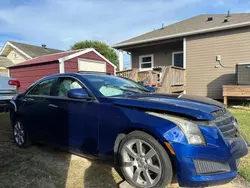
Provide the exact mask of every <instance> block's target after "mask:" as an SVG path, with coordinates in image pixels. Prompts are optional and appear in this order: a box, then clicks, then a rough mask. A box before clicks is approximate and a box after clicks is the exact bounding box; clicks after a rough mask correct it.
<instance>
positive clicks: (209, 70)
mask: <svg viewBox="0 0 250 188" xmlns="http://www.w3.org/2000/svg"><path fill="white" fill-rule="evenodd" d="M113 47H114V48H116V49H118V50H120V53H119V55H120V56H119V60H120V66H119V68H120V70H122V69H123V62H122V61H123V56H122V55H123V51H127V52H128V53H130V54H131V67H132V70H133V71H134V70H137V73H136V74H138V75H139V74H140V73H141V72H143V71H144V75H145V72H148V71H150V70H154V68H155V67H168V68H169V70H167V71H162V74H161V75H160V79H159V80H160V82H161V85H162V87H163V86H164V87H165V86H166V84H170V86H169V88H170V89H169V90H165V91H168V92H169V91H170V92H180V91H183V92H184V93H187V94H194V95H200V96H208V97H211V98H214V99H221V98H222V85H230V84H235V83H236V82H235V79H236V76H235V65H236V64H237V63H247V62H250V13H244V14H230V13H228V14H204V15H198V16H195V17H192V18H189V19H187V20H184V21H180V22H178V23H175V24H172V25H169V26H166V27H162V28H160V29H156V30H153V31H151V32H148V33H146V34H143V35H140V36H137V37H134V38H131V39H128V40H126V41H123V42H120V43H118V44H116V45H114V46H113ZM132 70H131V73H132V72H133V71H132ZM163 70H165V69H163ZM125 71H128V70H124V71H123V72H120V73H119V72H118V74H120V75H125ZM153 73H154V72H151V73H150V74H152V75H153ZM126 75H132V74H129V73H128V72H127V73H126ZM180 86H181V88H182V89H180V90H178V89H177V88H180Z"/></svg>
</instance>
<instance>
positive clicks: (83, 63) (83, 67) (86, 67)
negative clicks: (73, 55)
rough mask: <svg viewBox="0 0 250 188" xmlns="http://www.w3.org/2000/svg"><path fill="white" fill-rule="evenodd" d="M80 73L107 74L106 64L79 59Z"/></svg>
mask: <svg viewBox="0 0 250 188" xmlns="http://www.w3.org/2000/svg"><path fill="white" fill-rule="evenodd" d="M78 71H94V72H106V63H105V62H101V61H90V60H82V59H79V60H78Z"/></svg>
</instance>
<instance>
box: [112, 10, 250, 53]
mask: <svg viewBox="0 0 250 188" xmlns="http://www.w3.org/2000/svg"><path fill="white" fill-rule="evenodd" d="M208 17H213V20H211V21H208ZM225 19H227V22H224V20H225ZM245 22H249V23H250V13H240V14H230V16H229V17H227V15H226V14H202V15H198V16H195V17H192V18H189V19H187V20H183V21H180V22H178V23H175V24H171V25H168V26H166V27H163V28H160V29H157V30H154V31H152V32H148V33H145V34H143V35H140V36H137V37H134V38H131V39H128V40H125V41H123V42H120V43H118V44H116V45H114V46H113V47H115V48H120V47H122V46H129V45H132V44H139V43H143V42H148V41H149V40H150V39H152V40H153V39H157V38H161V37H165V36H172V35H177V34H180V35H181V34H183V36H185V33H188V32H195V31H198V30H206V29H212V28H217V27H222V26H230V25H234V24H240V23H245ZM249 25H250V24H249ZM159 40H160V39H159Z"/></svg>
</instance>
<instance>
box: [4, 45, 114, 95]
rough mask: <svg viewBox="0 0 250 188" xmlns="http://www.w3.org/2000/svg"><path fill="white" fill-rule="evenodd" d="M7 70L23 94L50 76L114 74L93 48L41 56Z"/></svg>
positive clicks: (109, 63)
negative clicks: (61, 74) (94, 73)
mask: <svg viewBox="0 0 250 188" xmlns="http://www.w3.org/2000/svg"><path fill="white" fill-rule="evenodd" d="M8 68H9V73H10V76H11V77H13V78H16V79H17V80H18V81H19V82H20V84H21V87H20V89H19V91H20V92H23V91H24V90H25V89H27V87H29V86H30V85H31V84H32V83H34V82H35V81H37V80H38V79H40V78H42V77H44V76H48V75H51V74H58V73H66V72H78V71H98V72H107V73H110V74H115V70H116V66H115V65H114V64H112V63H111V62H110V61H109V60H108V59H106V58H105V57H104V56H102V55H101V54H100V53H99V52H97V51H96V50H95V49H93V48H87V49H82V50H74V51H66V52H59V53H54V54H51V55H43V56H39V57H36V58H33V59H30V60H26V61H24V62H22V63H18V64H15V65H12V66H10V67H8Z"/></svg>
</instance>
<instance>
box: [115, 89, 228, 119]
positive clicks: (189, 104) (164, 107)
mask: <svg viewBox="0 0 250 188" xmlns="http://www.w3.org/2000/svg"><path fill="white" fill-rule="evenodd" d="M112 100H113V103H114V104H116V105H120V106H127V107H135V108H136V107H137V108H142V109H145V110H148V111H154V110H157V111H158V110H160V111H164V112H166V113H167V112H172V113H177V114H182V115H186V116H190V117H192V118H195V119H198V120H213V119H215V118H214V116H213V115H212V114H211V113H212V112H214V111H217V110H220V109H222V108H225V106H224V105H223V104H222V103H220V102H217V101H215V100H212V99H209V98H206V97H199V96H192V95H178V94H139V95H130V96H122V97H115V98H113V99H112Z"/></svg>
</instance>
